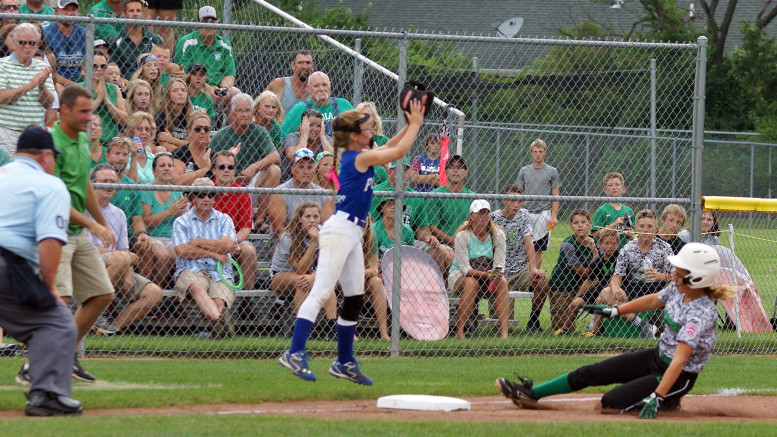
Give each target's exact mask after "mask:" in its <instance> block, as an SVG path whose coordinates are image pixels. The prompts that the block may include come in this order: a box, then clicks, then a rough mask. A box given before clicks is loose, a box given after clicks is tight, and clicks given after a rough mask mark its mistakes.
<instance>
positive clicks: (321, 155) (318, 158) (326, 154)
mask: <svg viewBox="0 0 777 437" xmlns="http://www.w3.org/2000/svg"><path fill="white" fill-rule="evenodd" d="M332 156H334V155H333V154H332V152H327V151H326V150H324V151H323V152H320V153H319V154H318V155H316V164H318V163H319V162H320V161H321V160H322V159H324V158H326V157H332Z"/></svg>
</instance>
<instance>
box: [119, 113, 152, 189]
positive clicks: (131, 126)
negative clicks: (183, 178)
mask: <svg viewBox="0 0 777 437" xmlns="http://www.w3.org/2000/svg"><path fill="white" fill-rule="evenodd" d="M155 133H156V124H154V118H153V117H151V114H149V113H148V112H136V113H134V114H132V115H130V116H129V118H128V119H127V126H126V127H125V128H124V134H125V135H126V136H127V137H128V138H138V139H139V140H140V141H139V142H138V141H134V140H133V141H131V143H130V144H131V147H130V162H129V163H128V164H127V165H128V166H129V170H128V171H127V176H128V177H129V178H130V179H132V180H134V181H135V182H137V183H139V184H150V183H151V182H153V181H154V170H153V169H152V166H151V161H152V160H153V159H154V152H157V151H159V150H157V149H158V148H157V147H156V146H154V135H155ZM133 175H137V176H136V177H133Z"/></svg>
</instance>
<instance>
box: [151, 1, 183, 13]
mask: <svg viewBox="0 0 777 437" xmlns="http://www.w3.org/2000/svg"><path fill="white" fill-rule="evenodd" d="M147 1H148V8H149V9H167V10H175V11H180V10H181V9H183V0H147Z"/></svg>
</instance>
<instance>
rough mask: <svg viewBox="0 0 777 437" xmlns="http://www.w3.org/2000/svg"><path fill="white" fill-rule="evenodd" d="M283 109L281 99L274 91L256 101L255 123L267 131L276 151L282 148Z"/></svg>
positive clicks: (262, 95) (265, 93)
mask: <svg viewBox="0 0 777 437" xmlns="http://www.w3.org/2000/svg"><path fill="white" fill-rule="evenodd" d="M282 121H283V107H282V106H281V99H279V98H278V95H277V94H275V93H274V92H272V91H264V92H262V93H261V94H259V96H258V97H257V98H256V99H254V123H256V124H258V125H259V126H262V127H263V128H265V129H267V132H269V133H270V138H272V142H273V144H275V148H276V149H280V148H281V146H282V142H283V138H282V137H281V122H282Z"/></svg>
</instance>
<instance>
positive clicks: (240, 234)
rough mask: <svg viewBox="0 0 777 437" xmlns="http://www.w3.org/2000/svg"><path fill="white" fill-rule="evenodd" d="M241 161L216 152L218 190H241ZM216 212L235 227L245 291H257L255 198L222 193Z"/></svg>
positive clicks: (244, 194)
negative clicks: (251, 237)
mask: <svg viewBox="0 0 777 437" xmlns="http://www.w3.org/2000/svg"><path fill="white" fill-rule="evenodd" d="M236 164H237V159H235V155H233V154H232V152H230V151H228V150H222V151H220V152H216V154H215V155H214V156H213V174H214V175H215V177H214V179H213V182H214V183H215V184H216V186H217V187H239V186H240V185H238V184H236V183H235V166H236ZM213 208H215V209H216V210H217V211H221V212H223V213H224V214H227V215H228V216H229V218H231V219H232V222H233V223H234V224H235V235H236V239H237V251H235V252H234V253H232V256H233V257H234V258H235V261H237V263H238V265H240V270H241V271H242V272H243V276H244V281H245V282H244V284H245V285H244V288H246V289H249V290H250V289H253V288H255V287H256V275H257V266H256V248H255V247H254V245H253V244H251V241H249V240H248V236H249V235H250V234H251V229H253V228H254V220H253V217H254V209H253V206H252V205H251V196H249V195H248V193H220V194H219V195H218V196H216V200H215V202H214V203H213Z"/></svg>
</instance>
